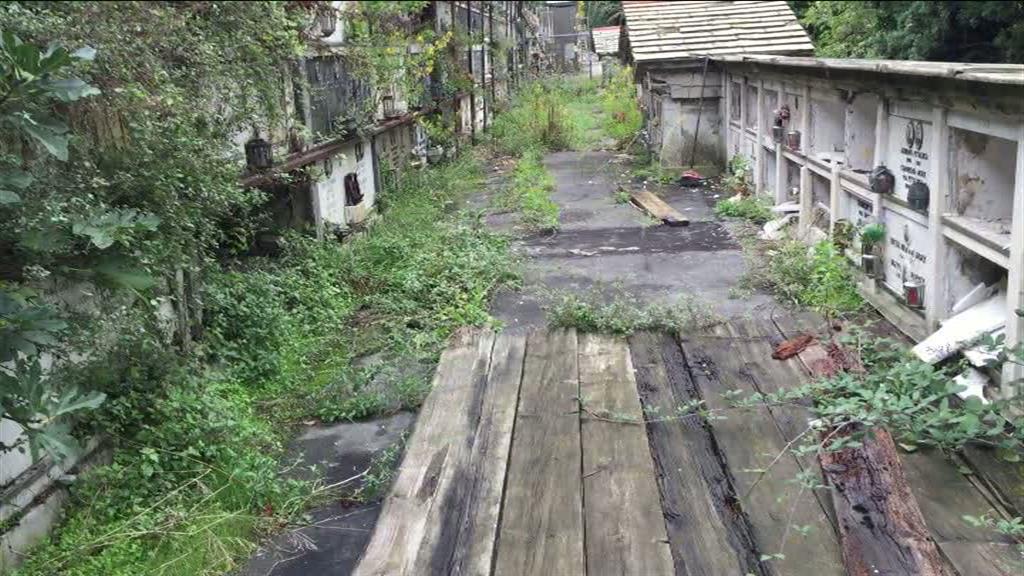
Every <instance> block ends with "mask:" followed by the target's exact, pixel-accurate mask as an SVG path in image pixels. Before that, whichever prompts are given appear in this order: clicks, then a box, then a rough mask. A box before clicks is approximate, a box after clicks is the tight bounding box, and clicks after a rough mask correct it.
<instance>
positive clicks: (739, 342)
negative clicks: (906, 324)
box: [681, 327, 844, 576]
mask: <svg viewBox="0 0 1024 576" xmlns="http://www.w3.org/2000/svg"><path fill="white" fill-rule="evenodd" d="M743 344H744V339H742V338H736V337H734V335H733V334H732V333H730V331H729V330H728V329H726V328H725V327H717V328H716V329H715V330H714V331H713V333H712V334H709V335H706V336H700V337H696V338H690V339H682V340H681V345H682V348H683V354H684V355H685V357H686V362H687V365H688V367H689V370H690V373H691V375H692V376H693V378H694V381H695V382H696V383H697V385H698V389H699V390H700V392H701V394H702V395H703V397H704V399H705V401H706V402H707V406H708V408H711V409H713V410H719V411H722V412H724V413H726V414H727V417H726V419H724V420H715V421H714V422H712V423H711V427H712V430H713V433H714V436H715V439H716V440H717V443H718V445H719V447H720V449H721V451H722V452H723V453H724V454H725V459H726V463H727V465H728V469H729V472H730V474H731V476H732V478H733V484H734V486H735V488H736V490H737V493H738V494H739V495H740V497H741V500H740V502H739V505H740V506H741V507H742V509H743V511H744V512H745V513H746V515H747V517H748V518H749V519H750V523H751V525H752V526H753V527H754V535H755V538H756V541H757V544H758V547H759V549H760V550H761V551H762V552H763V553H765V554H779V553H781V554H783V555H784V557H783V558H779V559H776V560H773V561H772V563H771V564H772V570H773V571H774V573H777V574H786V575H795V576H800V575H808V576H824V575H828V574H836V575H839V574H844V570H843V564H842V559H841V556H840V550H839V545H838V542H837V540H836V536H835V533H834V532H833V530H832V525H831V523H830V522H829V520H828V518H827V516H826V514H825V512H824V510H823V509H822V507H821V506H820V505H819V503H818V501H817V499H816V498H815V497H814V496H813V495H812V494H811V493H809V492H807V491H805V490H802V489H801V488H800V487H799V486H798V485H797V483H796V482H794V480H795V479H796V478H797V477H798V476H799V473H800V471H801V468H800V465H799V463H798V462H797V460H796V458H795V457H794V456H793V455H792V454H789V453H787V452H786V449H787V446H786V444H787V442H786V440H785V438H784V437H783V436H782V433H781V432H780V430H779V427H778V425H777V424H776V423H775V421H774V419H773V417H772V415H771V412H770V411H769V410H768V408H767V407H754V408H751V409H749V410H742V411H739V410H735V409H731V408H732V407H731V404H730V403H729V402H728V401H727V400H726V397H725V396H723V394H724V393H726V392H728V391H734V390H735V391H739V392H741V393H743V394H744V395H748V394H751V393H754V392H756V390H755V389H754V387H753V386H752V384H751V381H750V377H749V374H750V369H749V366H748V365H747V363H746V362H745V361H744V360H743V354H742V353H741V350H740V348H741V346H743ZM764 361H770V359H769V358H767V357H766V358H765V360H764ZM776 456H778V459H777V460H775V459H776ZM773 460H774V461H775V463H774V464H773V465H771V467H770V468H769V465H770V464H771V463H772V462H773ZM761 470H766V472H764V473H760V472H759V471H761ZM755 483H756V485H755ZM794 525H799V526H802V527H803V526H806V527H808V531H807V534H806V535H801V534H798V533H797V532H796V531H795V530H794V529H792V528H791V526H794ZM780 551H781V552H780Z"/></svg>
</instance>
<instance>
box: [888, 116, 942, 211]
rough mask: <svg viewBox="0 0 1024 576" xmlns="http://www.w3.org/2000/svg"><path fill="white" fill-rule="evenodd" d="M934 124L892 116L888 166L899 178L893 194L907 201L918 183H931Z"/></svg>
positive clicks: (890, 119)
mask: <svg viewBox="0 0 1024 576" xmlns="http://www.w3.org/2000/svg"><path fill="white" fill-rule="evenodd" d="M931 139H932V124H931V122H926V121H924V120H917V119H914V118H909V117H905V116H890V117H889V151H888V156H889V158H888V159H887V162H886V165H887V166H888V167H889V169H890V170H892V173H893V174H894V175H895V176H896V187H895V190H894V191H893V193H894V194H895V195H896V196H898V197H900V198H901V199H903V200H906V199H907V190H908V189H909V188H910V185H911V184H913V183H914V182H925V183H927V182H928V173H929V171H930V170H931V159H930V158H929V157H928V156H929V154H930V152H931Z"/></svg>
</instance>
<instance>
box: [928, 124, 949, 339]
mask: <svg viewBox="0 0 1024 576" xmlns="http://www.w3.org/2000/svg"><path fill="white" fill-rule="evenodd" d="M948 150H949V126H948V125H947V124H946V109H945V108H940V107H938V106H936V107H935V108H934V109H933V110H932V146H931V149H930V150H929V151H928V155H929V156H930V158H929V167H930V170H929V171H928V174H929V176H928V189H929V191H930V192H931V198H930V200H929V201H928V236H929V237H930V238H931V244H932V255H931V261H930V262H929V263H928V274H927V277H926V278H925V287H924V303H925V319H926V321H927V326H928V330H929V331H930V330H934V329H936V328H938V327H939V322H940V321H941V320H942V319H944V318H945V317H946V310H945V308H946V305H945V302H946V282H945V279H946V250H945V247H946V239H945V238H944V237H943V236H942V214H943V212H945V211H946V198H947V193H946V189H947V188H948V187H949V177H948V171H949V162H948V154H947V152H948Z"/></svg>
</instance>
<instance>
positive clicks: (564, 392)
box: [494, 330, 585, 576]
mask: <svg viewBox="0 0 1024 576" xmlns="http://www.w3.org/2000/svg"><path fill="white" fill-rule="evenodd" d="M578 395H579V372H578V367H577V351H576V332H575V331H573V330H558V331H551V332H536V333H533V334H531V335H530V337H529V338H528V339H527V344H526V360H525V364H524V367H523V383H522V385H521V388H520V392H519V411H518V413H517V414H516V424H515V431H514V433H513V437H512V451H511V453H510V455H509V465H508V479H507V482H506V488H505V504H504V507H503V511H502V519H501V527H500V528H499V531H498V542H497V547H498V550H497V559H496V562H495V571H494V573H495V574H497V575H499V576H520V575H523V574H584V573H585V564H584V552H583V495H582V486H581V479H580V459H581V457H582V454H581V452H580V450H581V448H580V425H579V413H578V402H577V397H578Z"/></svg>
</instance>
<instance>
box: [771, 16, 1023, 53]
mask: <svg viewBox="0 0 1024 576" xmlns="http://www.w3.org/2000/svg"><path fill="white" fill-rule="evenodd" d="M790 6H792V7H793V10H794V11H795V12H796V14H797V16H798V17H799V18H800V22H801V23H802V24H803V25H804V27H806V28H807V31H808V32H809V33H810V34H811V37H812V38H813V40H814V45H815V46H816V48H817V53H818V55H819V56H828V57H839V58H889V59H898V60H934V61H946V62H1008V63H1024V2H1020V1H1013V2H1008V1H983V2H931V1H927V0H914V1H902V2H878V1H869V2H861V1H847V0H825V1H818V2H813V1H812V2H800V1H797V2H790Z"/></svg>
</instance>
